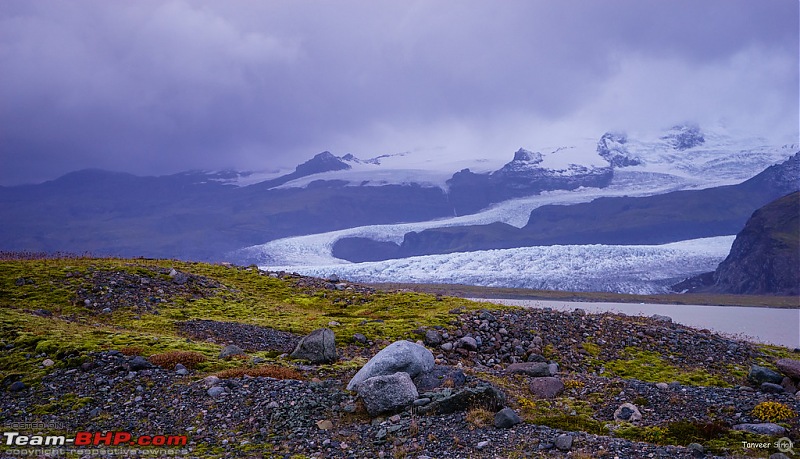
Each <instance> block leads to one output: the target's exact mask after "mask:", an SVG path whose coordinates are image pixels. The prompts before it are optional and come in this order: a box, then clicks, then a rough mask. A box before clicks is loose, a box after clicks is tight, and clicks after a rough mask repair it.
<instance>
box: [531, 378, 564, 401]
mask: <svg viewBox="0 0 800 459" xmlns="http://www.w3.org/2000/svg"><path fill="white" fill-rule="evenodd" d="M528 389H529V390H530V391H531V393H532V394H533V395H535V396H537V397H539V398H555V397H556V396H557V395H558V394H560V393H561V392H562V391H563V390H564V383H563V382H561V380H560V379H559V378H556V377H553V376H546V377H543V378H533V379H532V380H531V383H530V385H528Z"/></svg>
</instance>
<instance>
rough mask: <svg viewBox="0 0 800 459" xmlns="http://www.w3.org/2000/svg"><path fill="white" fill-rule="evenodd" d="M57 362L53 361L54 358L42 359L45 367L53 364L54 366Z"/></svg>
mask: <svg viewBox="0 0 800 459" xmlns="http://www.w3.org/2000/svg"><path fill="white" fill-rule="evenodd" d="M55 364H56V363H55V362H53V361H52V360H50V359H44V361H42V365H44V366H45V367H52V366H53V365H55Z"/></svg>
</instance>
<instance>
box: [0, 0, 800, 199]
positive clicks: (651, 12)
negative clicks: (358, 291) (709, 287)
mask: <svg viewBox="0 0 800 459" xmlns="http://www.w3.org/2000/svg"><path fill="white" fill-rule="evenodd" d="M798 5H799V3H798V1H797V0H603V1H600V0H593V1H587V0H524V1H518V0H507V1H502V2H496V1H489V0H482V1H475V0H459V1H455V0H426V1H413V0H405V1H392V2H390V1H374V0H360V1H349V0H337V1H327V2H326V1H304V0H291V1H289V0H275V1H271V0H270V1H259V2H254V1H250V0H247V1H244V0H226V1H222V2H221V1H216V0H215V1H210V0H209V1H190V0H174V1H172V0H164V1H153V0H137V1H135V2H129V1H107V0H76V1H69V2H55V1H38V0H21V1H19V0H3V1H2V2H0V69H2V70H0V185H16V184H22V183H37V182H41V181H45V180H50V179H53V178H56V177H58V176H60V175H62V174H65V173H67V172H70V171H74V170H79V169H84V168H102V169H109V170H116V171H123V172H130V173H135V174H139V175H162V174H169V173H175V172H179V171H185V170H196V169H208V170H214V169H226V168H233V169H238V170H273V169H280V168H293V167H294V166H295V165H297V164H298V163H300V162H303V161H305V160H307V159H308V158H310V157H311V156H313V155H314V154H316V153H318V152H321V151H324V150H329V151H331V152H333V153H334V154H336V155H344V154H346V153H353V154H355V155H356V156H358V157H362V158H369V157H373V156H377V155H382V154H393V153H400V152H421V154H423V155H435V156H437V157H441V158H446V159H449V158H454V159H457V158H497V157H503V158H507V159H509V160H510V159H511V157H512V156H513V152H514V151H515V150H516V149H518V148H520V147H526V148H535V147H536V146H537V145H540V144H546V143H548V142H559V141H561V140H562V139H568V138H571V137H582V138H599V137H600V135H602V134H603V133H604V132H606V131H609V130H615V131H625V132H628V133H629V134H630V133H647V132H655V131H657V130H659V129H665V128H668V127H670V126H672V125H674V124H677V123H683V122H692V123H699V124H700V125H701V126H703V125H708V124H713V123H722V124H724V125H725V126H727V127H728V128H729V129H730V130H734V131H736V132H746V133H748V134H751V135H759V136H763V137H766V138H768V139H770V140H771V141H775V142H795V143H796V142H797V137H798V124H799V123H800V122H799V121H798V105H799V104H800V102H798V100H799V99H800V96H799V94H798V86H800V82H799V79H798V73H800V63H799V62H798V60H799V58H798V56H799V55H800V46H799V45H798V42H799V41H800V32H799V31H798V17H800V12H799V11H798V9H799V6H798ZM441 158H440V159H441Z"/></svg>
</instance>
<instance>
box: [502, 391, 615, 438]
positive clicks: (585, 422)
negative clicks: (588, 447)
mask: <svg viewBox="0 0 800 459" xmlns="http://www.w3.org/2000/svg"><path fill="white" fill-rule="evenodd" d="M517 403H518V404H519V406H520V409H521V411H522V413H521V415H522V418H523V419H524V420H525V421H526V422H529V423H531V424H537V425H543V426H548V427H553V428H555V429H562V430H566V431H573V432H574V431H583V432H588V433H592V434H596V435H604V434H607V433H608V430H607V429H606V426H605V424H603V423H602V422H600V421H597V420H595V419H593V418H592V415H593V414H594V411H593V410H592V407H591V406H590V404H589V402H586V401H583V400H575V399H573V398H571V397H560V398H556V399H552V400H544V399H529V398H526V397H519V398H518V399H517Z"/></svg>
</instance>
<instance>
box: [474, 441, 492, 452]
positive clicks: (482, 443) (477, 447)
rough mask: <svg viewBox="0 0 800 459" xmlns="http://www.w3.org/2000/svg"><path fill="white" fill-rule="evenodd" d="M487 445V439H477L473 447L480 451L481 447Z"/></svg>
mask: <svg viewBox="0 0 800 459" xmlns="http://www.w3.org/2000/svg"><path fill="white" fill-rule="evenodd" d="M487 446H489V440H484V441H479V442H478V444H477V445H475V449H477V450H478V451H481V450H483V448H486V447H487Z"/></svg>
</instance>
